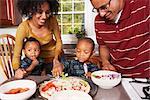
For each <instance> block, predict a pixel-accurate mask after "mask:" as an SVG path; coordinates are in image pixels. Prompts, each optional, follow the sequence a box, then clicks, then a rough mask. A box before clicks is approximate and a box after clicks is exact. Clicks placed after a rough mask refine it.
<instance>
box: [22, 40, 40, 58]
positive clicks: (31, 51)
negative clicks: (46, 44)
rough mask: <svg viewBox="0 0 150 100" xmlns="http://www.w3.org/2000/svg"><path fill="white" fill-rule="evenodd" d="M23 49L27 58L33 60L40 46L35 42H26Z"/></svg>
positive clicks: (38, 52)
mask: <svg viewBox="0 0 150 100" xmlns="http://www.w3.org/2000/svg"><path fill="white" fill-rule="evenodd" d="M23 51H24V53H25V55H26V56H27V57H28V58H29V59H31V60H34V59H36V58H37V57H38V56H39V54H40V46H39V44H38V43H37V42H27V43H26V45H25V49H23Z"/></svg>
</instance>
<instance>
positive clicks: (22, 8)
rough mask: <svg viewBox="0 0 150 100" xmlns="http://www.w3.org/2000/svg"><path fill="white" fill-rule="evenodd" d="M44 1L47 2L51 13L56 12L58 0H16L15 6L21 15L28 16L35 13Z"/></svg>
mask: <svg viewBox="0 0 150 100" xmlns="http://www.w3.org/2000/svg"><path fill="white" fill-rule="evenodd" d="M44 2H47V3H48V4H49V7H50V14H51V15H55V14H57V13H58V9H59V3H58V0H18V2H17V7H18V10H19V12H20V13H21V15H22V16H25V17H29V16H31V14H35V13H36V12H37V11H38V9H39V8H40V7H41V5H42V4H43V3H44Z"/></svg>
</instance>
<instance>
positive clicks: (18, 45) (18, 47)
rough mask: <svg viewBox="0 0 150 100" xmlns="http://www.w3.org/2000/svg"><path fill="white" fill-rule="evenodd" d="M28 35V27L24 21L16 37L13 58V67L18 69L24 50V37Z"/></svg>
mask: <svg viewBox="0 0 150 100" xmlns="http://www.w3.org/2000/svg"><path fill="white" fill-rule="evenodd" d="M25 37H26V28H25V25H24V23H21V24H20V25H19V26H18V28H17V32H16V39H15V48H14V55H13V60H12V65H13V69H14V70H16V69H18V68H19V67H20V58H21V52H22V45H23V39H24V38H25Z"/></svg>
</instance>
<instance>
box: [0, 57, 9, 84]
mask: <svg viewBox="0 0 150 100" xmlns="http://www.w3.org/2000/svg"><path fill="white" fill-rule="evenodd" d="M7 79H8V77H7V76H6V74H5V72H4V69H3V67H2V62H1V60H0V85H1V84H2V83H3V82H4V81H6V80H7Z"/></svg>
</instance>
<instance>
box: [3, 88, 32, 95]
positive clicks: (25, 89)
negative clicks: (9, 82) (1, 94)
mask: <svg viewBox="0 0 150 100" xmlns="http://www.w3.org/2000/svg"><path fill="white" fill-rule="evenodd" d="M28 90H29V88H15V89H11V90H9V91H7V92H5V94H17V93H22V92H25V91H28Z"/></svg>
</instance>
